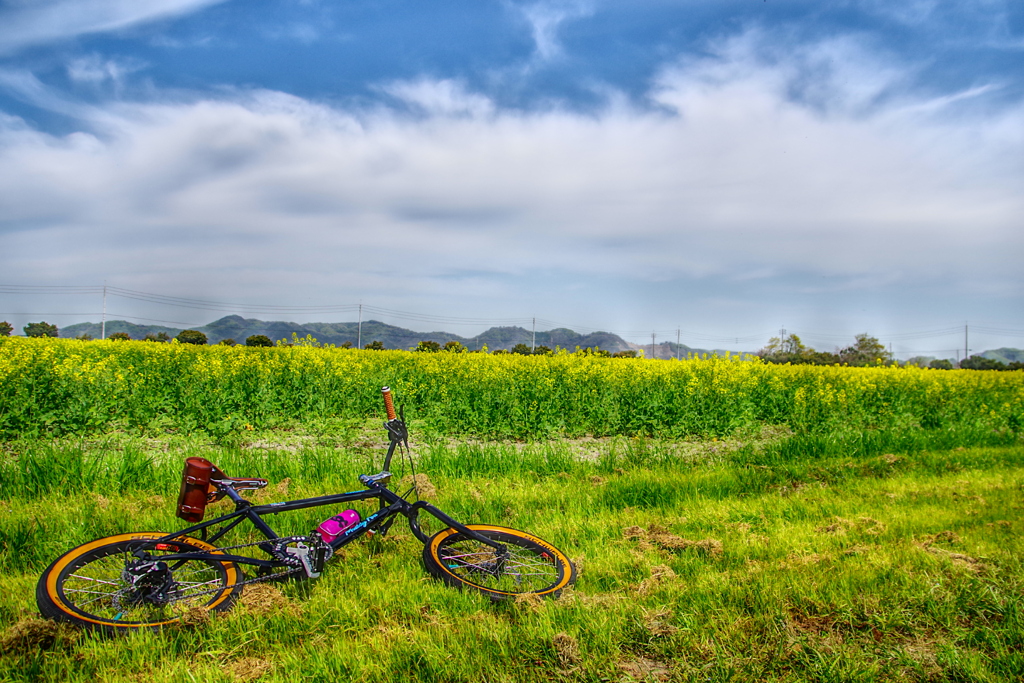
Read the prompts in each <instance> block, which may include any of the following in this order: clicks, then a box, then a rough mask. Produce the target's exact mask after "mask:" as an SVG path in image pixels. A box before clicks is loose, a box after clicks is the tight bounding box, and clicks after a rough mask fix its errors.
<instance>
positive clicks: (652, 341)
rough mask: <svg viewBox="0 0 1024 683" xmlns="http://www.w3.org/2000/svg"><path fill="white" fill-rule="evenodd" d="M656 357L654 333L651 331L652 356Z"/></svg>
mask: <svg viewBox="0 0 1024 683" xmlns="http://www.w3.org/2000/svg"><path fill="white" fill-rule="evenodd" d="M654 357H655V356H654V333H653V332H651V358H652V359H653V358H654Z"/></svg>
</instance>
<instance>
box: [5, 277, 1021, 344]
mask: <svg viewBox="0 0 1024 683" xmlns="http://www.w3.org/2000/svg"><path fill="white" fill-rule="evenodd" d="M0 294H65V295H66V294H92V295H100V294H106V295H108V296H116V297H119V298H122V299H129V300H133V301H141V302H145V303H150V304H159V305H165V306H170V307H175V308H184V309H191V310H200V311H221V312H232V313H236V314H239V313H247V314H256V313H268V314H275V315H282V314H299V315H312V314H323V315H330V314H335V315H336V314H341V313H357V312H358V313H359V317H360V321H361V320H362V313H363V311H365V312H368V313H374V314H377V315H380V316H385V317H388V318H392V319H401V320H408V321H414V322H420V323H432V324H437V325H466V326H470V325H471V326H481V325H489V326H520V327H527V326H533V327H534V329H535V328H536V325H537V324H540V325H541V326H547V327H548V328H549V330H555V329H571V330H573V331H574V332H577V333H584V334H586V333H599V332H605V333H608V334H617V335H618V336H620V337H622V338H625V339H630V338H638V337H646V336H647V335H648V334H655V335H657V336H658V337H662V338H671V337H672V336H673V333H674V334H675V336H676V339H677V340H681V339H686V340H687V341H688V342H703V343H715V344H735V345H740V344H752V343H760V342H763V341H764V340H766V339H768V338H770V337H771V336H772V335H773V334H774V333H770V332H769V333H766V332H761V333H757V334H744V335H714V334H706V333H702V332H697V331H693V330H683V329H682V328H673V329H671V330H654V332H653V333H652V332H651V331H650V330H649V329H648V330H642V331H641V330H625V331H618V332H616V331H614V330H611V329H606V328H597V327H591V326H588V325H574V324H568V323H564V322H560V321H555V320H550V319H545V318H534V317H514V318H479V317H457V316H439V315H430V314H425V313H415V312H410V311H400V310H395V309H390V308H382V307H377V306H370V305H367V304H333V305H318V306H283V305H272V304H244V303H231V302H224V301H212V300H207V299H193V298H188V297H177V296H168V295H163V294H154V293H151V292H142V291H139V290H134V289H127V288H124V287H113V286H110V285H104V286H98V285H17V284H0ZM0 315H5V316H6V315H33V316H44V315H45V316H57V315H60V316H67V315H81V316H92V315H98V314H96V313H82V312H72V313H24V312H17V313H0ZM104 317H106V316H105V315H104ZM121 317H122V318H124V319H129V320H141V321H147V322H156V323H165V324H169V325H183V326H186V327H187V326H190V325H194V323H184V322H181V321H174V320H165V319H157V318H144V317H139V316H130V315H122V316H121ZM971 330H972V331H974V332H975V333H976V334H987V335H997V336H1005V337H1013V338H1016V337H1021V338H1024V329H1020V328H1011V327H1002V326H996V325H972V326H971ZM962 332H963V326H960V325H957V326H949V327H942V328H933V329H919V330H910V331H905V332H894V333H890V334H886V335H884V339H885V340H886V341H889V342H903V341H914V340H920V339H935V338H941V337H946V336H952V335H960V334H961V333H962ZM801 336H803V337H804V338H805V339H807V340H808V341H815V342H839V343H850V341H851V339H850V336H849V335H846V334H842V335H840V334H836V333H834V332H820V331H809V332H807V331H805V332H804V334H803V335H801ZM664 343H669V342H664ZM677 344H678V341H677Z"/></svg>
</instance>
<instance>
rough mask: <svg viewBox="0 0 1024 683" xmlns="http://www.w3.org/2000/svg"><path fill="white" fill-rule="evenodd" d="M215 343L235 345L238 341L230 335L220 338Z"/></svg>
mask: <svg viewBox="0 0 1024 683" xmlns="http://www.w3.org/2000/svg"><path fill="white" fill-rule="evenodd" d="M217 343H218V344H220V345H221V346H237V345H238V342H236V341H235V340H234V339H232V338H231V337H225V338H224V339H221V340H220V341H219V342H217Z"/></svg>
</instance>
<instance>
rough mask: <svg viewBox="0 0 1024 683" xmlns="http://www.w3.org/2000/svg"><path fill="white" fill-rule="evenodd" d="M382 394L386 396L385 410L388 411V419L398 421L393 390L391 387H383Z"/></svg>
mask: <svg viewBox="0 0 1024 683" xmlns="http://www.w3.org/2000/svg"><path fill="white" fill-rule="evenodd" d="M380 393H381V394H383V395H384V408H385V409H386V410H387V411H388V419H389V420H396V419H398V415H397V414H396V413H395V403H394V401H392V400H391V389H390V388H389V387H381V390H380Z"/></svg>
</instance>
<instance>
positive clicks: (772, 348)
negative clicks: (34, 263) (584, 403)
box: [0, 320, 1024, 370]
mask: <svg viewBox="0 0 1024 683" xmlns="http://www.w3.org/2000/svg"><path fill="white" fill-rule="evenodd" d="M22 329H23V331H24V332H25V336H26V337H56V336H57V326H56V325H51V324H49V323H47V322H46V321H41V322H36V323H29V324H27V325H25V327H23V328H22ZM13 331H14V327H13V326H12V325H11V324H10V323H9V322H7V321H6V320H4V321H0V336H3V337H9V336H10V335H11V333H12V332H13ZM76 339H79V340H82V341H90V340H91V339H92V336H90V335H88V334H81V335H79V336H78V337H76ZM107 339H110V340H112V341H131V340H132V338H131V336H130V335H129V334H128V333H127V332H114V333H113V334H111V335H110V336H108V337H107ZM172 339H174V340H176V341H177V342H178V343H180V344H197V345H205V344H207V343H208V338H207V336H206V334H205V333H204V332H201V331H200V330H182V331H181V332H179V333H178V335H177V336H175V337H171V336H170V335H168V334H167V333H166V332H158V333H157V334H153V333H149V334H147V335H146V336H145V337H144V338H143V339H142V340H141V341H147V342H163V343H166V342H169V341H171V340H172ZM218 344H220V345H223V346H238V345H239V343H238V342H236V341H235V340H234V339H230V338H228V339H222V340H220V341H219V342H218ZM244 345H245V346H256V347H270V346H315V347H333V346H334V345H333V344H321V343H320V342H318V341H317V340H316V339H315V338H314V337H313V336H312V335H308V334H307V335H306V336H305V337H299V336H298V334H296V333H295V332H293V333H292V338H291V339H279V340H278V341H277V342H276V343H275V342H274V341H272V340H271V339H270V337H268V336H266V335H265V334H254V335H250V336H249V337H247V338H246V340H245V342H244ZM340 348H344V349H349V348H352V342H348V341H346V342H345V343H343V344H341V346H340ZM363 348H364V349H367V350H370V351H383V350H384V342H382V341H379V340H374V341H372V342H370V343H369V344H366V345H365V346H363ZM411 350H412V351H418V352H421V353H440V352H448V353H488V350H487V346H486V345H484V347H483V348H482V349H480V350H479V351H471V350H470V349H468V348H467V347H466V346H465V345H463V344H462V343H461V342H458V341H455V340H452V341H449V342H448V343H446V344H444V345H443V346H442V345H441V344H440V343H439V342H436V341H421V342H420V343H419V344H417V345H416V348H414V349H411ZM491 353H495V354H502V353H511V354H517V355H523V356H530V355H536V356H550V355H552V354H554V353H555V351H552V350H551V349H550V348H548V347H547V346H537V347H530V346H528V345H526V344H523V343H519V344H516V345H515V346H513V347H512V348H511V349H495V350H494V351H493V352H491ZM575 353H577V354H580V355H585V356H598V357H605V358H637V357H640V358H642V357H643V353H642V352H637V351H635V350H632V349H630V350H626V351H616V352H615V353H612V352H610V351H606V350H604V349H601V348H598V347H587V348H585V349H581V348H579V347H577V348H576V351H575ZM755 355H757V356H759V357H760V358H761V359H762V360H764V361H765V362H767V363H780V364H784V363H790V364H792V365H848V366H851V367H867V366H874V365H894V364H900V365H922V362H919V361H920V358H912V359H910V360H909V361H904V362H903V363H899V361H896V360H895V359H894V358H893V355H892V353H890V352H889V351H888V350H887V349H886V348H885V345H884V344H882V343H881V342H880V341H878V339H877V338H876V337H872V336H871V335H869V334H867V333H863V334H858V335H855V336H854V343H853V344H852V345H851V346H847V347H845V348H838V349H836V350H835V351H834V352H832V351H816V350H814V349H813V348H811V347H809V346H807V345H805V344H804V343H803V342H802V341H801V340H800V337H799V336H797V335H795V334H789V335H787V334H782V335H780V336H778V337H772V338H771V339H769V340H768V344H766V345H765V346H764V348H762V349H761V350H759V351H758V352H757V353H756V354H755ZM928 367H930V368H933V369H937V370H952V369H953V367H954V365H953V363H952V362H951V361H949V360H946V359H937V360H931V361H930V362H929V363H928ZM957 367H960V368H961V369H964V370H1024V363H1021V362H1020V361H1015V362H1013V363H1009V364H1006V363H1003V362H1001V361H998V360H994V359H992V358H985V357H984V356H971V357H969V358H965V359H964V360H962V361H960V363H959V365H958V366H957Z"/></svg>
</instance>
